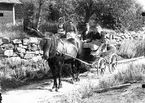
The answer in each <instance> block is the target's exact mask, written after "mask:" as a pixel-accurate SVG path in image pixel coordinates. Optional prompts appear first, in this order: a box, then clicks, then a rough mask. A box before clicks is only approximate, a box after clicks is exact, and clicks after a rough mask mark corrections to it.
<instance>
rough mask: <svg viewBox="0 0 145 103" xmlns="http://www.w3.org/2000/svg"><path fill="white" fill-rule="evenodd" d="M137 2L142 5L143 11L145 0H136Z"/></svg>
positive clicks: (144, 9)
mask: <svg viewBox="0 0 145 103" xmlns="http://www.w3.org/2000/svg"><path fill="white" fill-rule="evenodd" d="M134 1H135V2H136V3H138V4H140V5H141V6H142V9H143V11H145V0H134Z"/></svg>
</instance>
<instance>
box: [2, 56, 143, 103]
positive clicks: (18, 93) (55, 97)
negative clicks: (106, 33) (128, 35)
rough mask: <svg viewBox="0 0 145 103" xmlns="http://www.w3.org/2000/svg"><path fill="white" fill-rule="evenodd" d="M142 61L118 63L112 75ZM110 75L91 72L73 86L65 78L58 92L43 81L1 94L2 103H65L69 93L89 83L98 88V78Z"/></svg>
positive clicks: (47, 81)
mask: <svg viewBox="0 0 145 103" xmlns="http://www.w3.org/2000/svg"><path fill="white" fill-rule="evenodd" d="M144 61H145V58H142V59H139V60H136V61H133V62H124V63H119V64H118V66H117V68H116V70H115V71H114V72H113V73H117V72H118V71H122V70H125V69H127V68H128V65H129V64H130V63H134V64H135V63H137V64H138V63H141V64H145V62H144ZM111 75H112V74H110V73H109V71H108V68H107V69H106V71H105V74H104V75H103V76H101V75H97V74H96V73H91V72H88V73H87V72H86V73H84V74H81V76H80V82H76V83H75V84H71V83H69V82H67V80H68V78H67V79H64V80H63V82H62V85H63V86H62V87H63V88H61V89H59V91H58V92H55V91H52V90H51V87H52V81H51V80H43V81H41V82H38V83H33V84H30V85H27V86H23V87H21V88H18V89H17V90H12V91H8V92H6V93H3V95H2V96H3V101H2V103H65V101H62V100H63V99H62V98H66V97H65V96H66V95H67V94H69V93H71V92H72V91H74V90H79V89H81V88H82V86H83V85H84V84H86V83H87V82H89V83H91V84H92V85H93V86H94V87H95V86H98V83H99V79H100V78H108V77H109V76H111ZM64 100H65V99H64Z"/></svg>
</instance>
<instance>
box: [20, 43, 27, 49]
mask: <svg viewBox="0 0 145 103" xmlns="http://www.w3.org/2000/svg"><path fill="white" fill-rule="evenodd" d="M18 47H21V48H24V49H27V48H28V47H27V46H26V45H22V44H19V45H18Z"/></svg>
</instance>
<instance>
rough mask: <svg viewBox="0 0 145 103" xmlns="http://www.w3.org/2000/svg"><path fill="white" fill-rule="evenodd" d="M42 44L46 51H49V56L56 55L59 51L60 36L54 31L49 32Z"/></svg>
mask: <svg viewBox="0 0 145 103" xmlns="http://www.w3.org/2000/svg"><path fill="white" fill-rule="evenodd" d="M40 45H41V48H42V50H43V51H44V52H49V58H51V57H54V56H55V55H56V53H57V45H58V38H57V37H56V35H55V34H53V33H47V35H45V37H44V38H43V39H42V43H41V42H40ZM48 50H49V51H48Z"/></svg>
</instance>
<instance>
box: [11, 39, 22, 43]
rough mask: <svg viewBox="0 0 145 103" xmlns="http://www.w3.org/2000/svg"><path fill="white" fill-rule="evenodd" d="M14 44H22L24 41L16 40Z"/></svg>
mask: <svg viewBox="0 0 145 103" xmlns="http://www.w3.org/2000/svg"><path fill="white" fill-rule="evenodd" d="M12 42H13V43H14V44H21V43H22V40H21V39H14V40H13V41H12Z"/></svg>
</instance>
